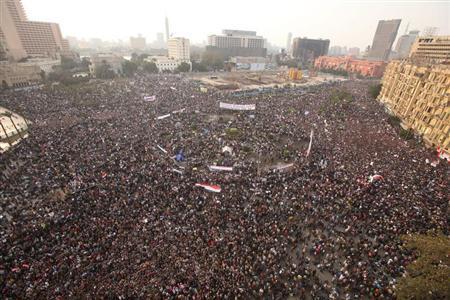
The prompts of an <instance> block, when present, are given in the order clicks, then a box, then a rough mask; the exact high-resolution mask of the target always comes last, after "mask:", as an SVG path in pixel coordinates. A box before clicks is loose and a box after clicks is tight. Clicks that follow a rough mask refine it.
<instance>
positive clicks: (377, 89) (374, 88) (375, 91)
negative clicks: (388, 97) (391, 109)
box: [369, 83, 382, 99]
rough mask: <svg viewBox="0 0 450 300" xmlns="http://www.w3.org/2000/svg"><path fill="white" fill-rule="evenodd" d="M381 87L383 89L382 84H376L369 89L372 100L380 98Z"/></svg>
mask: <svg viewBox="0 0 450 300" xmlns="http://www.w3.org/2000/svg"><path fill="white" fill-rule="evenodd" d="M381 87H382V85H381V83H379V84H376V85H371V86H370V87H369V94H370V95H371V96H372V98H374V99H377V98H378V95H379V94H380V92H381Z"/></svg>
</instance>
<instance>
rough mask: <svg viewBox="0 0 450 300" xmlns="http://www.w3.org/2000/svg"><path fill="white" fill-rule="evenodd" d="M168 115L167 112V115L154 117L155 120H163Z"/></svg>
mask: <svg viewBox="0 0 450 300" xmlns="http://www.w3.org/2000/svg"><path fill="white" fill-rule="evenodd" d="M168 117H170V114H167V115H164V116H160V117H157V118H156V119H157V120H163V119H165V118H168Z"/></svg>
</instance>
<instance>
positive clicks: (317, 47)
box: [292, 37, 330, 65]
mask: <svg viewBox="0 0 450 300" xmlns="http://www.w3.org/2000/svg"><path fill="white" fill-rule="evenodd" d="M329 47H330V40H322V39H308V38H299V37H298V38H294V41H293V42H292V56H293V57H295V58H298V59H299V60H300V62H301V63H302V64H304V65H312V64H314V60H315V59H316V58H317V57H319V56H322V55H327V53H328V48H329Z"/></svg>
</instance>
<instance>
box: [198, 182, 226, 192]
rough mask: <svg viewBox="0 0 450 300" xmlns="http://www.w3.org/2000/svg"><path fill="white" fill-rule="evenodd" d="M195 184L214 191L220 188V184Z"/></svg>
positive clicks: (218, 190) (219, 190)
mask: <svg viewBox="0 0 450 300" xmlns="http://www.w3.org/2000/svg"><path fill="white" fill-rule="evenodd" d="M195 186H198V187H202V188H204V189H205V190H207V191H210V192H214V193H220V192H221V191H222V189H221V188H220V185H210V184H207V183H196V184H195Z"/></svg>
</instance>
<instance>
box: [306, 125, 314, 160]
mask: <svg viewBox="0 0 450 300" xmlns="http://www.w3.org/2000/svg"><path fill="white" fill-rule="evenodd" d="M313 135H314V130H312V129H311V135H310V137H309V146H308V150H307V151H306V157H308V156H309V153H311V146H312V140H313Z"/></svg>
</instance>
